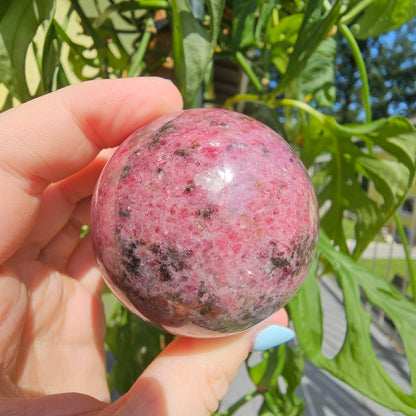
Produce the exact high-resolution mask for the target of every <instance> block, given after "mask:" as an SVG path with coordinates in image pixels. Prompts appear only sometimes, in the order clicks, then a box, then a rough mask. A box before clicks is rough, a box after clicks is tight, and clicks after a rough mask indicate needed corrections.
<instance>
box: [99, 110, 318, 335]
mask: <svg viewBox="0 0 416 416" xmlns="http://www.w3.org/2000/svg"><path fill="white" fill-rule="evenodd" d="M318 218H319V217H318V204H317V201H316V196H315V193H314V190H313V187H312V185H311V182H310V179H309V176H308V174H307V172H306V171H305V168H304V167H303V165H302V163H301V162H300V160H299V159H298V157H297V156H296V154H295V153H294V152H293V151H292V149H291V147H290V146H289V145H288V144H287V143H286V142H285V141H284V140H283V139H282V138H281V137H280V136H278V135H277V134H276V133H275V132H274V131H272V130H271V129H269V128H268V127H266V126H265V125H263V124H262V123H260V122H258V121H256V120H254V119H252V118H250V117H247V116H246V115H243V114H240V113H236V112H232V111H226V110H220V109H194V110H185V111H181V112H179V113H176V114H171V115H169V116H164V117H161V118H159V119H157V120H155V121H153V122H151V123H150V124H148V125H147V126H145V127H142V128H141V129H139V130H138V131H136V132H135V133H134V134H133V135H131V136H130V137H129V138H128V139H127V140H126V141H125V142H123V143H122V144H121V146H120V147H119V148H118V149H117V151H116V152H115V153H114V155H113V156H112V158H111V159H110V160H109V162H108V163H107V165H106V167H105V168H104V170H103V172H102V174H101V177H100V179H99V182H98V184H97V187H96V190H95V193H94V196H93V201H92V213H91V229H92V233H93V243H94V249H95V253H96V256H97V260H98V263H99V265H100V267H101V268H102V270H103V273H104V278H105V280H106V282H107V284H108V286H109V287H110V289H111V290H112V291H113V292H114V293H115V295H116V296H117V297H118V298H119V299H120V301H121V302H122V303H124V304H125V305H126V306H127V307H128V308H129V309H130V310H131V311H133V312H134V313H136V314H137V315H139V316H140V317H142V318H143V319H145V320H146V321H148V322H150V323H152V324H153V325H156V326H158V327H161V328H163V329H165V330H167V331H169V332H171V333H174V334H181V335H187V336H193V337H210V336H218V335H226V334H228V333H233V332H238V331H242V330H245V329H247V328H250V327H252V326H253V325H256V324H258V323H259V322H261V321H263V320H264V319H266V318H268V317H269V316H270V315H271V314H273V313H274V312H275V311H277V310H278V309H279V308H281V307H282V306H284V305H285V304H286V303H287V301H288V300H289V299H290V298H291V297H292V296H293V294H294V293H295V292H296V291H297V290H298V288H299V287H300V285H301V284H302V282H303V280H304V278H305V276H306V274H307V272H308V269H309V266H310V263H311V260H312V258H313V256H314V254H315V250H316V244H317V238H318V227H319V219H318Z"/></svg>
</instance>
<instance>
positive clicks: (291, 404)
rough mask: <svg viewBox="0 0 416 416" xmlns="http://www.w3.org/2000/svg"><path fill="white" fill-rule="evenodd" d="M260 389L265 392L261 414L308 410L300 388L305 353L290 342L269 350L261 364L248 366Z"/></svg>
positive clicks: (295, 412) (291, 412) (292, 413)
mask: <svg viewBox="0 0 416 416" xmlns="http://www.w3.org/2000/svg"><path fill="white" fill-rule="evenodd" d="M248 372H249V375H250V377H251V379H252V381H253V383H254V384H255V385H256V388H257V391H260V392H262V394H263V395H264V398H265V400H264V403H263V406H262V407H261V409H260V412H259V415H269V414H272V415H278V416H283V415H293V416H295V415H301V414H302V413H303V411H304V409H305V405H304V403H303V401H302V399H301V398H300V397H299V396H298V395H297V393H296V392H297V389H298V387H299V384H300V381H301V379H302V376H303V373H304V356H303V353H302V351H301V350H300V349H299V348H294V349H292V348H291V347H290V346H289V345H287V344H285V345H281V346H280V347H279V348H275V349H272V350H268V351H265V352H264V353H263V359H262V361H261V362H260V363H258V364H256V365H254V366H249V367H248Z"/></svg>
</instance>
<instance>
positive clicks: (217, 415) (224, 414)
mask: <svg viewBox="0 0 416 416" xmlns="http://www.w3.org/2000/svg"><path fill="white" fill-rule="evenodd" d="M259 394H260V393H259V392H258V391H257V390H253V391H251V392H249V393H247V394H246V395H245V396H243V397H242V398H241V399H240V400H238V401H236V402H235V403H234V404H233V405H231V406H230V407H229V408H228V409H227V410H225V411H224V412H222V413H214V415H213V416H230V415H232V414H234V413H235V412H236V411H237V410H238V409H239V408H240V407H242V406H244V405H245V404H246V403H248V402H249V401H250V400H252V399H253V398H254V397H256V396H258V395H259Z"/></svg>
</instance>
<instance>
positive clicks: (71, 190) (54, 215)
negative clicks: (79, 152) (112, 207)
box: [19, 150, 108, 258]
mask: <svg viewBox="0 0 416 416" xmlns="http://www.w3.org/2000/svg"><path fill="white" fill-rule="evenodd" d="M107 160H108V151H107V150H104V151H102V152H100V154H99V155H98V156H97V157H96V158H95V159H94V160H93V162H91V163H90V164H89V165H88V166H87V167H85V168H84V169H82V170H81V171H79V172H77V173H75V174H73V175H71V176H70V177H68V178H65V179H63V180H61V181H59V182H57V183H53V184H51V185H49V186H48V187H47V188H46V189H45V191H44V192H43V194H42V199H41V203H40V208H39V213H38V216H37V219H36V224H35V225H34V227H33V228H32V230H31V231H30V233H29V235H28V237H27V238H26V240H25V242H24V243H23V244H22V246H21V248H20V249H19V256H20V257H26V258H36V257H38V255H39V253H40V251H41V250H42V249H43V248H44V247H45V246H46V245H48V244H50V242H51V240H52V239H54V238H55V236H56V235H57V234H58V233H59V232H61V230H62V229H63V228H64V227H66V225H67V223H68V221H70V219H71V217H72V216H73V211H74V209H76V206H77V205H78V203H79V202H80V201H82V200H84V199H85V198H87V197H89V196H90V195H91V194H92V192H93V190H94V186H95V184H96V182H97V180H98V177H99V175H100V172H101V170H102V168H103V167H104V165H105V163H106V161H107ZM80 221H81V222H82V224H80V225H83V224H89V211H85V215H84V218H83V219H79V222H80ZM83 221H85V222H83ZM78 235H79V230H78Z"/></svg>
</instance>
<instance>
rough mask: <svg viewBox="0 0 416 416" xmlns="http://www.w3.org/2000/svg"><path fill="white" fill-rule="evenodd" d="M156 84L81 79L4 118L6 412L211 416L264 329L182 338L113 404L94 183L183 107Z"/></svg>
mask: <svg viewBox="0 0 416 416" xmlns="http://www.w3.org/2000/svg"><path fill="white" fill-rule="evenodd" d="M181 105H182V101H181V98H180V95H179V93H178V91H177V90H176V88H175V87H174V86H173V84H171V83H169V82H167V81H165V80H161V79H156V78H136V79H132V78H130V79H122V80H101V81H92V82H87V83H81V84H78V85H75V86H72V87H68V88H65V89H62V90H60V91H57V92H55V93H52V94H49V95H46V96H43V97H40V98H39V99H36V100H33V101H30V102H28V103H26V104H23V105H21V106H18V107H16V108H15V109H13V110H10V111H7V112H5V113H3V114H0V236H1V238H0V414H8V415H16V416H17V415H19V416H20V415H27V416H32V415H33V416H35V415H36V416H38V415H53V416H64V415H68V416H69V415H80V414H83V415H86V414H88V415H90V416H92V415H100V416H104V415H115V414H117V415H131V414H138V415H155V416H174V415H181V416H186V415H192V416H197V415H198V416H199V415H209V414H211V413H212V412H213V411H215V409H216V408H217V406H218V403H219V400H220V399H221V398H222V397H223V396H224V394H225V393H226V391H227V389H228V386H229V383H230V382H231V380H232V378H233V377H234V376H235V374H236V372H237V371H238V368H239V366H240V365H241V363H242V362H243V361H244V359H245V358H246V357H247V354H248V352H249V350H250V346H251V345H252V344H253V339H254V337H255V336H256V334H257V333H258V332H259V331H260V330H261V329H262V328H264V327H267V326H268V325H273V324H274V325H276V324H277V325H286V324H287V315H286V314H285V312H284V311H280V312H279V313H277V314H276V315H275V316H273V317H271V318H270V319H269V320H268V322H265V323H263V324H262V325H260V326H259V327H257V328H255V329H253V330H250V331H246V332H245V333H242V334H237V335H233V336H229V337H225V338H218V339H210V340H198V339H191V338H182V337H178V338H177V339H176V340H175V341H174V342H172V343H171V344H170V345H169V346H168V347H167V348H166V349H165V350H164V351H163V352H162V354H160V356H159V357H158V358H157V359H156V360H154V362H153V363H152V364H151V365H150V366H149V367H148V368H147V369H146V370H145V372H144V373H143V374H142V375H141V376H140V377H139V379H138V380H137V381H136V383H135V384H134V386H133V387H132V388H131V390H130V391H129V392H128V393H127V394H126V395H124V396H123V397H122V398H120V399H119V400H117V401H116V402H115V403H114V404H111V405H109V403H108V402H109V392H108V387H107V384H106V374H105V359H104V350H103V343H104V336H105V320H104V313H103V307H102V303H101V299H100V294H101V289H102V285H103V283H102V281H101V277H100V273H99V270H98V268H97V265H96V262H95V259H94V254H93V250H92V244H91V240H90V237H89V236H88V235H87V236H86V237H84V238H80V231H81V226H82V225H83V224H88V223H89V206H90V198H91V194H92V192H93V188H94V186H95V183H96V181H97V179H98V176H99V173H100V171H101V169H102V167H103V165H104V163H105V161H106V158H107V156H108V153H107V156H106V154H105V151H103V150H102V149H107V148H113V147H115V146H117V145H118V144H120V143H121V141H122V140H123V139H124V138H126V137H127V136H128V135H129V134H130V133H132V132H133V131H134V130H136V129H137V128H139V127H140V126H141V125H143V124H145V123H147V122H149V121H151V120H153V119H154V118H156V117H158V116H160V115H163V114H166V113H169V112H173V111H177V110H179V109H180V108H181Z"/></svg>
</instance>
